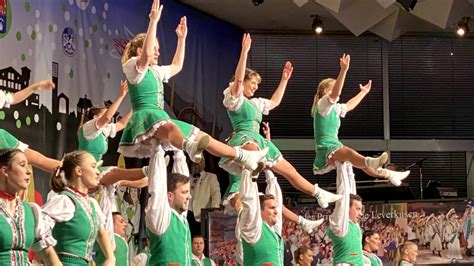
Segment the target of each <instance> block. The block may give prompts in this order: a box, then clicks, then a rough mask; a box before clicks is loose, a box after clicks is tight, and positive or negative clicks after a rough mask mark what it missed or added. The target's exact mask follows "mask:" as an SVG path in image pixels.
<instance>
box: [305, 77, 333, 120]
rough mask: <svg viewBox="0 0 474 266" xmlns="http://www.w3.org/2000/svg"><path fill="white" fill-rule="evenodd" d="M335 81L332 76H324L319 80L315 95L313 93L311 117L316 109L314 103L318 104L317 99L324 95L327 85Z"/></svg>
mask: <svg viewBox="0 0 474 266" xmlns="http://www.w3.org/2000/svg"><path fill="white" fill-rule="evenodd" d="M335 81H336V80H335V79H333V78H325V79H323V80H321V81H320V82H319V84H318V88H317V90H316V95H314V99H313V106H312V107H311V117H313V116H314V111H315V110H316V105H317V104H318V102H319V99H321V98H322V97H323V96H324V90H325V89H327V88H328V87H329V85H330V84H331V83H332V82H335Z"/></svg>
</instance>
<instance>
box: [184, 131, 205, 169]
mask: <svg viewBox="0 0 474 266" xmlns="http://www.w3.org/2000/svg"><path fill="white" fill-rule="evenodd" d="M209 141H210V138H209V136H208V135H204V136H202V137H201V138H200V139H199V140H198V141H190V140H187V141H185V144H184V150H185V151H186V152H187V153H188V155H189V158H190V159H191V161H193V162H195V163H199V162H201V160H202V152H203V151H204V150H205V149H207V146H209Z"/></svg>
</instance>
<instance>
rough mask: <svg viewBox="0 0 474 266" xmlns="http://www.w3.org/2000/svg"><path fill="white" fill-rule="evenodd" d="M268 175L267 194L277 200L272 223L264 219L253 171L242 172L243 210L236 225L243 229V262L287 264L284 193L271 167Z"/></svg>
mask: <svg viewBox="0 0 474 266" xmlns="http://www.w3.org/2000/svg"><path fill="white" fill-rule="evenodd" d="M265 175H266V177H267V187H266V190H265V193H266V194H271V195H273V196H274V197H275V200H276V201H277V206H278V207H277V208H278V210H277V212H278V214H277V222H276V224H275V225H273V226H270V225H269V224H267V223H266V222H265V221H263V219H262V215H261V210H260V199H259V195H258V187H257V183H256V182H252V178H251V175H250V171H248V170H244V171H243V172H242V181H241V182H242V183H241V186H240V199H241V200H242V205H243V207H242V211H241V213H240V219H238V224H237V227H238V228H239V230H240V232H239V233H240V237H241V239H242V247H243V263H242V265H262V264H263V263H271V264H272V265H274V266H283V265H284V259H283V256H284V246H283V238H282V237H281V230H282V209H283V202H282V193H281V189H280V186H279V185H278V182H277V180H276V177H275V176H274V175H273V173H272V172H271V171H270V170H265Z"/></svg>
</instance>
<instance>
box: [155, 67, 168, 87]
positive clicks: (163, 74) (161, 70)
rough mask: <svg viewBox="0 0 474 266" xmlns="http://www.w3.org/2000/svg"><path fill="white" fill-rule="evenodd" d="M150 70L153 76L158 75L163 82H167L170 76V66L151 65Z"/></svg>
mask: <svg viewBox="0 0 474 266" xmlns="http://www.w3.org/2000/svg"><path fill="white" fill-rule="evenodd" d="M151 70H152V71H153V74H155V77H158V78H159V79H160V80H161V81H162V82H164V83H168V80H169V79H170V78H171V66H157V65H154V66H152V67H151Z"/></svg>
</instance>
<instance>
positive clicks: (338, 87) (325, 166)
mask: <svg viewBox="0 0 474 266" xmlns="http://www.w3.org/2000/svg"><path fill="white" fill-rule="evenodd" d="M349 63H350V56H349V55H346V54H344V55H343V56H342V57H341V58H340V60H339V64H340V66H341V70H340V72H339V76H338V77H337V79H332V78H328V79H324V80H322V81H321V82H320V83H319V85H318V89H317V92H316V95H315V96H314V101H313V106H312V108H311V116H312V117H313V126H314V141H315V147H316V158H315V159H314V163H313V172H314V174H325V173H327V172H329V171H331V170H332V169H334V168H335V164H334V162H335V161H340V162H345V161H349V162H351V163H352V165H354V166H355V167H357V168H360V169H362V170H363V171H364V172H366V173H367V174H368V175H370V176H373V177H381V178H387V179H389V180H390V182H392V184H393V185H395V186H399V185H400V184H401V181H402V180H403V179H405V178H406V177H407V176H408V175H409V174H410V171H405V172H396V171H392V170H388V169H382V168H381V167H382V166H383V165H384V164H385V163H386V162H387V159H388V155H387V153H385V152H384V153H383V154H382V155H380V156H379V157H377V158H372V157H364V156H362V155H360V154H359V153H358V152H357V151H355V150H353V149H351V148H349V147H347V146H344V145H343V144H342V143H341V142H340V141H339V138H338V131H339V126H340V125H341V119H340V117H345V115H346V113H347V112H349V111H352V110H353V109H354V108H356V107H357V106H358V105H359V103H360V101H362V99H363V98H364V97H365V96H366V95H367V93H369V91H370V89H371V87H372V81H371V80H369V82H368V83H367V84H366V85H364V86H362V85H360V92H359V93H358V94H357V95H356V96H355V97H353V98H352V99H350V100H349V101H348V102H347V103H346V104H339V103H338V101H339V95H340V94H341V91H342V87H343V86H344V81H345V79H346V73H347V70H348V69H349Z"/></svg>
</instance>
